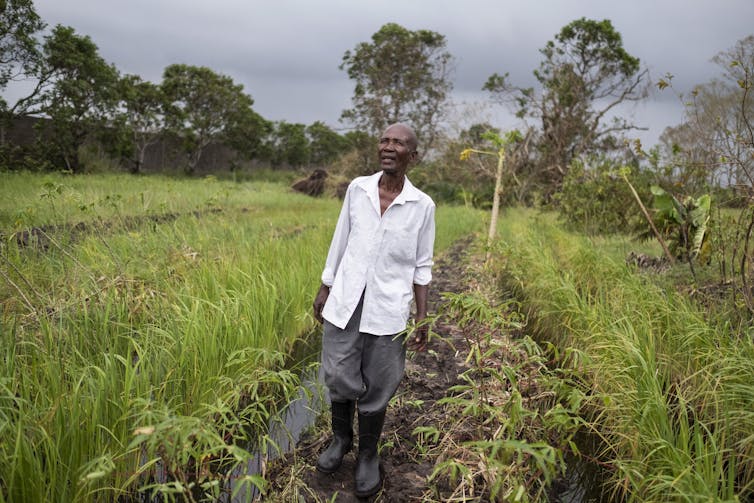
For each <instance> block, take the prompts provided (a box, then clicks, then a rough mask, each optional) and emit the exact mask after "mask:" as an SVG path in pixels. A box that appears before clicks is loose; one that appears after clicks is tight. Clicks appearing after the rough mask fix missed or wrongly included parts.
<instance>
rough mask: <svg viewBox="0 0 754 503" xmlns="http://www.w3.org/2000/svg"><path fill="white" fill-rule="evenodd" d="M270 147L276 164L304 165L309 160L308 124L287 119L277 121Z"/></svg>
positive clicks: (273, 161)
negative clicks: (294, 122)
mask: <svg viewBox="0 0 754 503" xmlns="http://www.w3.org/2000/svg"><path fill="white" fill-rule="evenodd" d="M268 149H269V151H270V152H271V153H272V159H271V161H272V164H273V165H275V166H289V167H298V166H304V165H305V164H306V163H307V162H308V160H309V140H308V139H307V137H306V125H304V124H292V123H289V122H285V121H280V122H277V123H275V126H274V128H273V131H272V133H271V135H270V140H269V144H268Z"/></svg>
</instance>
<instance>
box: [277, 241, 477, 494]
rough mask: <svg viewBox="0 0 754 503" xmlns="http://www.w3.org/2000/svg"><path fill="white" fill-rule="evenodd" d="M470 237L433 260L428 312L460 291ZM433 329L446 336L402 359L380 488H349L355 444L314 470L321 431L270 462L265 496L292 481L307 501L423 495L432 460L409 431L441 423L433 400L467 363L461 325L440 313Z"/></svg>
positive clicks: (287, 488) (325, 436)
mask: <svg viewBox="0 0 754 503" xmlns="http://www.w3.org/2000/svg"><path fill="white" fill-rule="evenodd" d="M469 243H470V240H465V241H461V242H459V243H456V244H455V245H454V246H453V247H452V248H451V249H450V250H449V251H447V252H446V253H445V254H444V255H443V256H442V257H440V258H439V259H438V260H437V262H436V264H435V267H434V268H433V280H432V287H431V289H430V298H429V301H430V312H434V311H435V310H436V309H437V306H439V304H440V302H441V294H442V293H443V292H458V291H460V289H462V288H463V286H462V284H461V283H462V280H463V278H464V274H463V268H464V264H465V260H464V254H465V250H466V249H467V248H468V245H469ZM434 331H435V332H436V333H437V334H439V335H440V336H441V337H442V338H444V339H446V340H445V341H443V340H439V339H434V340H433V341H432V342H431V343H430V346H429V350H428V351H426V352H423V353H417V354H414V355H412V356H411V357H410V358H409V359H408V360H407V361H406V374H405V377H404V379H403V381H402V383H401V386H400V388H399V389H398V392H397V393H396V397H395V398H394V399H393V402H392V403H391V406H390V407H389V408H388V412H387V416H386V419H385V427H384V429H383V436H382V441H381V443H382V446H383V447H382V449H381V458H382V463H381V467H382V473H383V486H382V490H381V491H380V492H379V493H378V494H377V495H375V496H373V497H372V498H370V499H369V500H364V499H361V498H357V497H356V496H355V495H354V494H353V485H354V484H353V473H354V470H355V468H356V453H355V449H354V450H353V451H352V452H351V453H349V454H347V455H346V457H345V459H344V461H343V464H342V465H341V467H340V469H339V470H338V471H337V472H336V473H334V474H329V475H326V474H322V473H320V472H318V471H317V470H316V468H315V463H316V460H317V456H318V455H319V453H320V452H321V450H322V449H324V448H325V446H326V444H327V442H328V441H329V433H328V432H327V431H323V432H321V433H318V434H317V436H315V437H313V438H312V437H311V436H309V437H305V438H304V439H303V440H302V441H301V442H300V443H299V446H298V448H297V449H296V451H295V452H294V453H292V454H289V455H287V456H286V457H284V458H282V459H281V460H277V461H275V462H274V463H273V464H272V465H271V467H270V472H269V475H268V476H269V478H270V480H272V488H271V489H272V490H271V492H270V497H269V498H268V500H269V501H286V499H285V498H289V497H290V496H291V495H292V494H293V493H294V491H293V488H294V487H295V488H296V490H295V492H297V493H298V494H299V495H301V496H303V498H304V500H301V501H307V502H318V501H336V502H338V503H347V502H355V501H374V502H385V503H388V502H410V501H423V500H424V499H425V498H424V497H423V494H424V493H425V491H426V490H427V479H428V477H429V476H430V474H431V473H432V470H433V468H434V461H435V460H434V459H429V458H428V457H427V456H424V455H421V452H420V450H419V449H418V448H417V446H416V442H415V441H414V437H413V435H412V432H413V431H414V429H415V428H417V427H420V426H429V425H435V426H436V425H438V424H441V421H440V419H441V418H442V415H443V414H444V412H443V409H442V407H441V406H439V405H437V401H438V400H440V399H441V398H443V397H445V396H446V394H447V390H448V388H449V387H451V386H453V385H454V384H457V382H458V375H459V374H460V373H462V372H463V371H464V370H465V369H466V367H465V365H464V358H465V356H466V347H467V346H466V342H465V340H464V339H463V337H462V336H461V334H460V330H458V329H457V327H455V326H454V325H453V324H451V323H449V322H448V321H447V320H444V319H442V318H440V319H438V320H437V322H436V323H435V325H434ZM333 496H335V499H332V498H333ZM281 498H282V499H281ZM287 501H292V500H287Z"/></svg>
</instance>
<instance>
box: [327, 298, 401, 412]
mask: <svg viewBox="0 0 754 503" xmlns="http://www.w3.org/2000/svg"><path fill="white" fill-rule="evenodd" d="M363 301H364V298H363V297H362V299H361V302H359V305H358V306H357V307H356V311H354V313H353V316H352V317H351V319H350V320H349V321H348V324H347V325H346V327H345V328H344V329H342V330H341V329H340V328H338V327H336V326H335V325H333V324H332V323H330V322H328V321H327V320H325V323H324V327H325V331H324V335H323V336H322V365H321V367H320V369H321V371H322V373H323V375H324V380H325V385H326V386H327V389H328V390H329V392H330V400H332V401H333V402H348V401H356V402H357V403H358V408H359V412H360V413H361V414H367V415H369V414H374V413H376V412H379V411H382V410H385V409H386V408H387V405H388V402H389V401H390V399H391V398H392V397H393V395H394V394H395V391H396V390H397V389H398V385H399V384H400V382H401V379H402V378H403V370H404V367H405V364H406V344H405V338H406V337H405V335H404V334H400V335H372V334H365V333H363V332H359V322H360V321H361V306H362V303H363Z"/></svg>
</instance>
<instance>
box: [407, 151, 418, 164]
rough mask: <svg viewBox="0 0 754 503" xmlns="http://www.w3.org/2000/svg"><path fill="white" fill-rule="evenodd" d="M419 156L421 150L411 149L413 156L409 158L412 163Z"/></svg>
mask: <svg viewBox="0 0 754 503" xmlns="http://www.w3.org/2000/svg"><path fill="white" fill-rule="evenodd" d="M418 158H419V152H418V151H416V150H412V151H411V158H410V159H409V160H410V161H411V163H415V162H416V160H417V159H418Z"/></svg>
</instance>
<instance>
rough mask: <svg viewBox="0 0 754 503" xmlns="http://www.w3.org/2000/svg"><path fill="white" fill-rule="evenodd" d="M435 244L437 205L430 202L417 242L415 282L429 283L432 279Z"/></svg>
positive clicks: (419, 283)
mask: <svg viewBox="0 0 754 503" xmlns="http://www.w3.org/2000/svg"><path fill="white" fill-rule="evenodd" d="M434 245H435V205H434V204H430V205H429V206H428V207H427V210H426V212H425V214H424V221H423V222H422V225H421V228H420V230H419V236H418V240H417V243H416V269H415V270H414V284H415V285H428V284H429V283H430V281H432V264H433V263H434V262H432V253H433V249H434Z"/></svg>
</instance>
